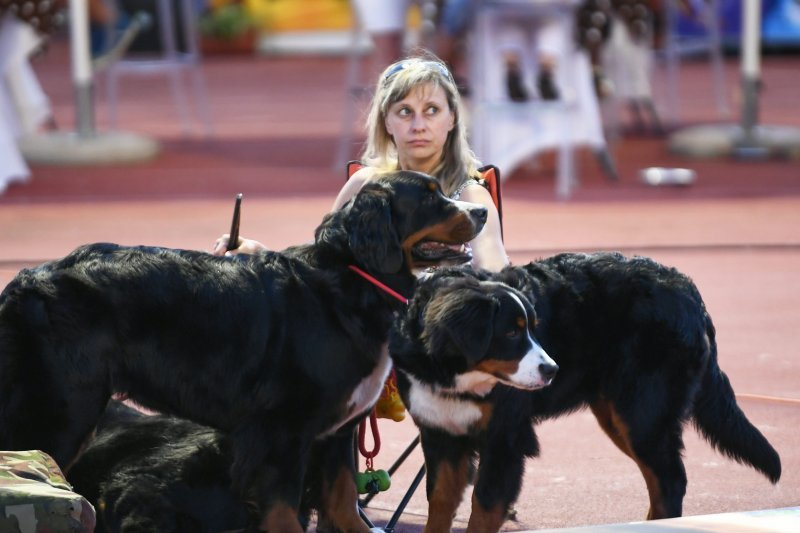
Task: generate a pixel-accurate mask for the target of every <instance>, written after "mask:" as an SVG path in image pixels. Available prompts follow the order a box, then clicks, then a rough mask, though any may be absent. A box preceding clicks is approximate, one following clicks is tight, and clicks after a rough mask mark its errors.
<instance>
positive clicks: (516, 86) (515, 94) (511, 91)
mask: <svg viewBox="0 0 800 533" xmlns="http://www.w3.org/2000/svg"><path fill="white" fill-rule="evenodd" d="M506 89H507V91H508V97H509V98H510V99H511V101H512V102H527V101H528V90H527V89H526V88H525V84H524V83H522V72H520V68H519V64H517V63H516V62H511V61H507V62H506Z"/></svg>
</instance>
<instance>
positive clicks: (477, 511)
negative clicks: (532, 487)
mask: <svg viewBox="0 0 800 533" xmlns="http://www.w3.org/2000/svg"><path fill="white" fill-rule="evenodd" d="M506 431H508V429H507V430H506ZM503 440H504V442H514V441H515V439H514V438H513V437H508V438H505V437H504V438H503ZM499 441H500V439H496V440H494V441H491V440H490V441H489V442H488V443H487V444H486V445H484V446H483V447H482V448H481V454H480V465H479V467H478V476H477V479H476V480H475V489H474V491H473V493H472V512H471V513H470V516H469V523H468V524H467V533H487V532H488V533H492V532H496V531H500V528H501V527H502V526H503V522H505V521H506V517H507V515H508V510H509V509H510V508H511V505H512V504H513V503H514V502H515V501H516V500H517V497H518V496H519V491H520V489H521V487H522V473H523V469H524V465H523V463H524V461H525V456H524V454H523V452H522V450H521V449H519V448H515V449H512V448H511V447H509V446H504V445H503V444H502V443H500V442H499Z"/></svg>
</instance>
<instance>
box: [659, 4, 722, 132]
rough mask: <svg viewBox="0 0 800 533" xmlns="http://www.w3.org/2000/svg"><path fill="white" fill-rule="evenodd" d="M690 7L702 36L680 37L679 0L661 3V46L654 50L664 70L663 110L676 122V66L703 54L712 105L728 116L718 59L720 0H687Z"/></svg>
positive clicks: (719, 50) (678, 84)
mask: <svg viewBox="0 0 800 533" xmlns="http://www.w3.org/2000/svg"><path fill="white" fill-rule="evenodd" d="M690 3H691V6H692V8H693V9H694V11H695V13H696V14H697V16H698V18H699V22H700V23H701V25H702V26H703V27H704V29H705V33H704V34H703V35H682V34H681V33H680V29H679V27H678V23H679V20H680V13H679V9H680V8H679V0H667V1H665V2H664V3H663V9H664V12H663V16H664V24H665V36H664V45H663V47H662V48H661V49H657V50H656V51H655V52H656V58H657V59H658V60H659V62H661V63H663V65H664V69H665V77H666V83H665V89H666V94H665V95H664V96H665V100H666V102H665V108H666V114H667V117H668V120H670V121H671V122H673V123H678V122H679V120H680V96H679V95H680V63H681V60H682V59H683V58H684V57H687V56H695V55H699V54H707V55H708V57H709V61H710V67H711V69H710V70H711V83H712V85H713V91H714V92H713V94H714V102H715V104H716V107H717V111H718V112H719V114H720V115H722V116H729V115H730V102H729V99H728V94H727V89H726V78H725V65H724V63H723V58H722V35H721V30H720V22H719V19H720V7H721V6H720V0H691V1H690Z"/></svg>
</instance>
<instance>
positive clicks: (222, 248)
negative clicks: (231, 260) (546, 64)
mask: <svg viewBox="0 0 800 533" xmlns="http://www.w3.org/2000/svg"><path fill="white" fill-rule="evenodd" d="M230 237H231V236H230V234H229V233H225V234H224V235H222V237H220V238H219V239H217V240H216V241H214V247H213V248H212V249H211V253H212V254H213V255H236V254H254V253H257V252H263V251H264V250H267V247H266V246H264V245H263V244H261V243H260V242H258V241H254V240H253V239H245V238H243V237H239V242H237V245H238V246H236V248H234V249H233V250H228V249H227V248H228V239H230Z"/></svg>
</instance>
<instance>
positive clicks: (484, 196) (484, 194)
mask: <svg viewBox="0 0 800 533" xmlns="http://www.w3.org/2000/svg"><path fill="white" fill-rule="evenodd" d="M460 199H461V200H463V201H465V202H472V203H475V204H481V205H485V206H486V207H489V206H491V207H492V208H494V200H492V195H491V194H489V191H488V190H486V187H484V186H483V185H481V184H480V183H478V182H472V183H470V184H469V185H467V186H466V187H464V190H463V191H461V198H460Z"/></svg>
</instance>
